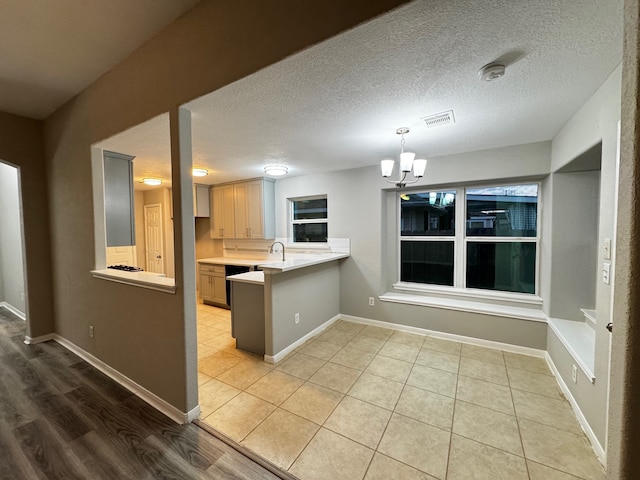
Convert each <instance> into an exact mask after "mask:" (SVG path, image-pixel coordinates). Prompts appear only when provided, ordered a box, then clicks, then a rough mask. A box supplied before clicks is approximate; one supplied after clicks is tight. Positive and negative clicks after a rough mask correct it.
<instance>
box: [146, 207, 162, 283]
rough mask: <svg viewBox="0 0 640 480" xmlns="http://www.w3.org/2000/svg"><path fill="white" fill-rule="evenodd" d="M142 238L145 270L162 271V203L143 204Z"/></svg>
mask: <svg viewBox="0 0 640 480" xmlns="http://www.w3.org/2000/svg"><path fill="white" fill-rule="evenodd" d="M144 239H145V242H144V243H145V247H146V257H147V271H149V272H154V273H164V260H163V255H164V245H163V243H162V205H161V204H159V203H156V204H153V205H145V206H144Z"/></svg>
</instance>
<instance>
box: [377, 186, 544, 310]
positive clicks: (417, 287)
mask: <svg viewBox="0 0 640 480" xmlns="http://www.w3.org/2000/svg"><path fill="white" fill-rule="evenodd" d="M516 184H530V185H533V184H535V185H537V186H538V200H537V214H536V236H535V237H484V236H483V237H478V236H473V237H467V236H466V231H467V229H466V218H467V212H466V208H467V189H470V188H471V189H473V188H482V187H501V186H510V185H516ZM541 189H542V185H541V182H539V181H527V180H523V181H516V182H500V183H481V184H473V185H468V186H464V187H462V186H458V187H446V186H444V187H439V188H434V189H430V188H428V187H426V188H421V189H420V190H415V192H424V191H438V192H440V191H451V190H455V194H456V206H455V216H456V219H455V234H454V235H452V236H442V235H438V236H423V237H412V236H406V237H402V236H401V231H402V202H401V200H400V195H401V194H402V193H406V192H398V193H397V197H396V198H397V199H398V202H397V221H396V229H397V231H396V239H397V242H398V243H397V245H398V248H397V259H396V265H397V269H396V273H397V277H396V278H397V281H396V282H395V283H394V284H393V288H394V290H398V291H412V292H420V293H424V294H431V295H434V296H442V297H443V298H445V299H446V298H448V300H449V301H451V302H456V301H458V300H460V299H464V298H476V299H481V300H482V299H484V300H488V301H504V302H507V303H514V304H530V305H532V306H541V305H542V298H541V297H540V229H541V214H540V212H541V211H542V193H541ZM459 199H462V200H461V201H459ZM402 241H414V242H415V241H425V242H429V241H452V242H453V243H454V246H453V248H454V267H453V286H448V285H435V284H424V283H412V282H403V281H402V280H400V278H401V268H402V263H401V250H402V249H401V243H402ZM468 242H487V243H498V242H504V243H510V242H531V243H535V245H536V266H535V276H536V277H535V286H534V293H533V294H530V293H519V292H505V291H502V290H488V289H487V290H485V289H476V288H466V287H464V286H463V285H464V283H465V279H466V274H467V262H466V252H467V243H468ZM460 245H461V246H460ZM381 299H382V298H381ZM382 300H383V299H382ZM445 301H446V300H445ZM408 303H411V302H408ZM421 303H422V301H420V302H418V304H421ZM438 303H439V302H438Z"/></svg>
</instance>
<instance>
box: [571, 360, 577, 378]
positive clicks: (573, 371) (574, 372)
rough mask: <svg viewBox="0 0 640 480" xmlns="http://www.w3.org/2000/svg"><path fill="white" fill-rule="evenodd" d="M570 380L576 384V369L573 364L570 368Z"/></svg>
mask: <svg viewBox="0 0 640 480" xmlns="http://www.w3.org/2000/svg"><path fill="white" fill-rule="evenodd" d="M571 380H573V383H578V367H576V366H575V364H574V365H572V366H571Z"/></svg>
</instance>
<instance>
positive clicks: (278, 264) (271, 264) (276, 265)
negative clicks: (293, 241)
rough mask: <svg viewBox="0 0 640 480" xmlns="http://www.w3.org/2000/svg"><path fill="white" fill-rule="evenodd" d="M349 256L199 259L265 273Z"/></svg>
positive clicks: (335, 254)
mask: <svg viewBox="0 0 640 480" xmlns="http://www.w3.org/2000/svg"><path fill="white" fill-rule="evenodd" d="M348 257H349V254H348V253H321V254H315V253H293V254H289V255H286V256H285V258H286V259H285V261H284V262H283V261H277V260H276V261H274V260H258V259H255V258H254V259H246V258H233V257H212V258H201V259H199V260H198V263H206V264H212V265H239V266H246V267H251V266H257V267H258V268H259V269H261V270H263V271H264V272H265V273H282V272H288V271H290V270H297V269H298V268H304V267H310V266H311V265H318V264H320V263H326V262H332V261H334V260H340V259H343V258H348Z"/></svg>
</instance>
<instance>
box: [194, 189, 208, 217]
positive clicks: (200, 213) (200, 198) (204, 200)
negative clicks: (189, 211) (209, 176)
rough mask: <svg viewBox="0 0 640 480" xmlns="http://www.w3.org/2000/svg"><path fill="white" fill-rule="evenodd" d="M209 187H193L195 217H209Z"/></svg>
mask: <svg viewBox="0 0 640 480" xmlns="http://www.w3.org/2000/svg"><path fill="white" fill-rule="evenodd" d="M210 204H211V202H210V200H209V185H199V184H197V183H196V184H194V185H193V216H194V217H208V216H209V215H210V213H209V205H210Z"/></svg>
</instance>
